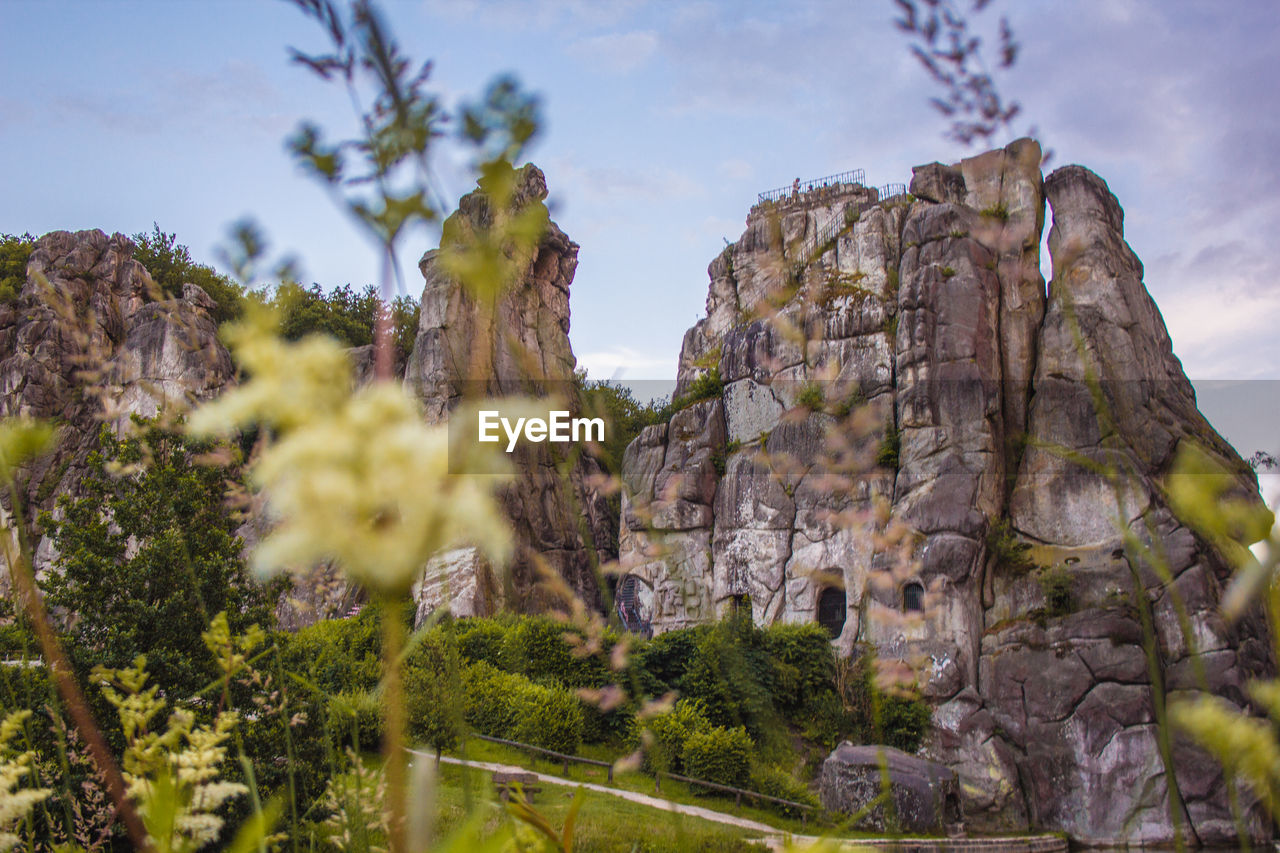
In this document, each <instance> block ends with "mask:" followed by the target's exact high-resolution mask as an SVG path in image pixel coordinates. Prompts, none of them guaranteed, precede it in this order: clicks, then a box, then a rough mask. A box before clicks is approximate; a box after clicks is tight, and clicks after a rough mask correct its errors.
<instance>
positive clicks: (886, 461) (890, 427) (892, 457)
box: [876, 421, 902, 471]
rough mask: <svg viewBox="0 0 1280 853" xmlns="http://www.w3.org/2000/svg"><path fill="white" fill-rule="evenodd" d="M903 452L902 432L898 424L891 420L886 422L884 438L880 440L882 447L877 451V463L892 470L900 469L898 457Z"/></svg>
mask: <svg viewBox="0 0 1280 853" xmlns="http://www.w3.org/2000/svg"><path fill="white" fill-rule="evenodd" d="M901 452H902V434H901V433H900V432H898V425H897V424H895V423H893V422H892V421H890V422H889V423H887V424H885V427H884V438H883V439H882V440H881V441H880V449H879V450H878V451H876V464H877V465H879V466H880V467H881V468H888V469H889V470H891V471H897V470H898V457H899V455H900V454H901Z"/></svg>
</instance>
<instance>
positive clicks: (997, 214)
mask: <svg viewBox="0 0 1280 853" xmlns="http://www.w3.org/2000/svg"><path fill="white" fill-rule="evenodd" d="M980 213H981V215H982V216H987V217H990V218H992V219H999V220H1000V221H1001V222H1008V221H1009V206H1008V205H1006V204H1005V203H1004V202H1003V201H1001V202H996V203H995V204H993V205H991V206H990V207H984V208H983V209H982V210H981V212H980Z"/></svg>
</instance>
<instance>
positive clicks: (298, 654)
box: [278, 606, 382, 693]
mask: <svg viewBox="0 0 1280 853" xmlns="http://www.w3.org/2000/svg"><path fill="white" fill-rule="evenodd" d="M381 637H382V634H381V622H380V615H379V609H378V608H377V607H376V606H367V607H365V608H363V609H362V610H361V611H360V613H359V614H357V615H356V616H351V617H348V618H346V619H322V620H321V621H319V622H316V623H315V624H314V625H309V626H308V627H306V628H302V629H300V630H299V631H296V632H294V633H292V634H282V635H280V637H279V639H278V642H279V644H280V646H281V658H282V661H283V665H284V668H285V669H286V670H288V671H289V672H295V673H298V674H299V675H303V676H305V677H306V678H307V680H308V681H310V682H311V683H312V684H314V685H316V687H318V688H319V689H320V690H322V691H324V692H326V693H340V692H342V691H344V690H351V691H358V692H368V691H370V690H373V689H374V688H375V687H377V685H378V680H379V679H380V678H381V677H382V664H381V662H380V655H381V653H382V639H381Z"/></svg>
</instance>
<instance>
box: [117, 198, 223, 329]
mask: <svg viewBox="0 0 1280 853" xmlns="http://www.w3.org/2000/svg"><path fill="white" fill-rule="evenodd" d="M133 242H134V243H136V244H137V248H136V249H134V252H133V259H134V260H135V261H138V262H139V263H140V264H142V265H143V266H144V267H146V268H147V272H149V273H151V278H153V279H154V280H155V283H156V284H157V285H159V287H160V290H161V291H162V292H163V293H165V294H168V295H169V296H181V295H182V285H184V284H187V283H188V282H189V283H191V284H195V285H199V286H200V288H201V289H203V290H204V292H205V293H207V294H209V296H210V298H212V299H213V301H214V302H216V303H218V307H217V308H216V309H215V310H214V312H213V319H214V320H215V321H216V322H218V323H222V322H224V321H226V320H234V319H236V318H238V317H239V316H240V315H241V314H243V313H244V299H245V294H244V288H242V287H240V285H238V284H236V283H235V282H234V281H232V280H231V279H230V278H229V277H228V276H225V275H223V274H222V273H220V272H218V271H217V270H215V269H214V268H213V267H211V266H207V265H206V264H199V263H196V262H195V261H193V260H192V259H191V250H190V249H188V248H187V247H186V246H184V245H182V244H181V243H179V242H178V235H177V234H176V233H170V234H166V233H165V232H164V231H161V230H160V226H159V225H158V224H156V223H154V222H153V223H152V231H151V233H150V234H143V233H138V234H134V235H133Z"/></svg>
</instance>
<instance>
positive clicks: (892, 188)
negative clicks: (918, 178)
mask: <svg viewBox="0 0 1280 853" xmlns="http://www.w3.org/2000/svg"><path fill="white" fill-rule="evenodd" d="M876 192H877V195H878V196H879V198H880V200H881V201H884V200H885V199H887V198H893V197H894V196H899V195H906V194H907V185H906V184H885V185H884V186H882V187H881V188H880V189H879V190H877V191H876Z"/></svg>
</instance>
